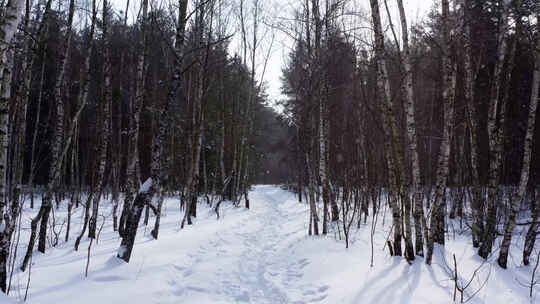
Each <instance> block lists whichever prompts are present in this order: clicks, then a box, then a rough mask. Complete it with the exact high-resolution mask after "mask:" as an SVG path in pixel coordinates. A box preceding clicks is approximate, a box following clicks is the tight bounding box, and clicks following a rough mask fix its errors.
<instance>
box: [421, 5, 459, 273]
mask: <svg viewBox="0 0 540 304" xmlns="http://www.w3.org/2000/svg"><path fill="white" fill-rule="evenodd" d="M441 6H442V15H441V22H442V43H441V51H442V68H443V100H442V102H443V108H444V123H443V125H444V129H443V138H442V141H441V149H440V153H439V160H438V164H437V183H436V187H435V201H434V203H433V209H432V213H431V219H430V226H429V237H428V240H427V255H426V264H428V265H430V264H431V260H432V256H433V247H434V242H437V243H440V244H444V216H445V209H446V205H445V197H444V196H445V190H446V183H447V179H448V171H449V170H448V163H449V157H450V138H451V136H452V130H453V128H454V90H455V87H456V74H455V73H456V71H455V65H454V63H453V62H452V59H451V57H450V43H451V38H450V20H449V16H450V6H449V1H448V0H442V1H441Z"/></svg>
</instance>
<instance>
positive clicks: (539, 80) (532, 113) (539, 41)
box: [497, 14, 540, 268]
mask: <svg viewBox="0 0 540 304" xmlns="http://www.w3.org/2000/svg"><path fill="white" fill-rule="evenodd" d="M537 16H539V17H540V14H538V15H537ZM537 20H538V21H540V18H538V17H537ZM537 28H538V30H540V25H538V24H537ZM538 33H540V31H539V32H538ZM539 89H540V35H537V38H536V50H535V54H534V72H533V79H532V86H531V99H530V101H529V115H528V117H527V129H526V132H525V141H524V143H523V159H522V162H521V175H520V179H519V186H518V191H517V192H516V193H515V195H514V196H513V197H512V201H511V209H510V216H509V217H508V220H507V222H506V224H505V227H504V237H503V241H502V244H501V250H500V252H499V258H498V260H497V262H498V263H499V266H501V267H502V268H506V266H507V260H508V252H509V250H510V243H511V240H512V233H513V231H514V228H515V227H516V217H517V214H518V212H519V207H520V206H521V201H522V200H523V197H524V196H525V192H526V191H527V184H528V182H529V173H530V167H531V158H532V146H533V145H532V144H533V137H534V128H535V123H536V110H537V106H538V90H539ZM537 208H538V206H537ZM531 226H532V225H531Z"/></svg>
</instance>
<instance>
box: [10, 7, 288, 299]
mask: <svg viewBox="0 0 540 304" xmlns="http://www.w3.org/2000/svg"><path fill="white" fill-rule="evenodd" d="M135 4H136V5H135V8H136V9H135V10H137V11H138V12H137V13H135V14H133V11H134V9H133V7H131V6H130V2H129V1H127V2H126V3H125V5H126V6H125V10H115V9H113V7H112V6H111V2H110V1H103V2H97V1H96V0H89V1H83V2H80V3H79V2H76V1H74V0H69V1H52V0H40V1H37V2H33V1H29V0H28V1H20V0H10V1H6V2H4V3H3V4H2V11H1V26H2V33H3V35H2V42H1V54H0V57H1V58H2V61H1V70H2V77H1V79H2V84H1V90H2V91H1V96H2V99H1V106H2V112H1V113H0V114H1V115H2V116H1V121H0V122H1V129H2V134H1V136H2V137H1V142H2V152H1V154H0V155H2V157H3V158H2V160H1V163H2V166H1V168H2V172H1V175H2V176H4V177H5V179H2V180H1V182H0V184H1V185H2V188H1V189H2V190H3V192H2V193H1V195H0V197H1V198H2V199H1V200H0V216H1V219H0V227H2V229H0V239H1V241H0V283H1V284H0V286H1V287H2V290H3V291H6V288H7V286H6V281H7V275H8V270H11V271H13V269H12V265H11V264H10V265H8V264H7V262H8V257H9V258H10V259H11V260H14V259H15V258H14V257H12V256H10V254H13V253H14V252H15V251H13V250H12V248H13V246H12V244H13V242H14V239H15V238H14V235H15V233H14V232H15V231H16V230H17V229H20V226H19V225H18V223H20V221H18V218H19V217H21V216H22V215H21V210H22V208H23V207H26V206H23V204H22V203H25V204H26V203H27V204H29V207H31V208H39V212H38V213H37V215H36V216H35V217H34V218H33V219H32V221H31V235H30V241H29V244H28V249H27V252H26V256H25V257H24V260H23V262H22V265H17V266H16V267H19V266H20V268H21V270H23V271H25V270H26V268H27V266H28V263H29V262H30V259H31V256H32V253H33V250H34V245H35V243H36V242H37V243H38V250H39V251H41V252H45V250H46V248H47V247H48V246H50V244H49V243H47V239H48V236H49V235H50V234H51V231H47V230H48V229H51V227H52V229H55V226H54V225H55V224H54V222H53V223H52V224H51V223H49V221H51V220H54V219H50V214H51V209H52V208H57V207H59V206H62V207H65V206H64V205H63V204H66V205H67V210H68V218H67V223H66V228H65V229H64V230H63V231H64V232H63V233H65V236H62V237H61V239H63V240H64V241H66V242H67V241H68V240H70V239H76V241H75V249H76V250H77V249H78V247H79V244H80V242H81V240H82V239H84V238H86V237H89V238H90V239H91V242H92V240H94V239H95V238H96V235H97V233H99V232H96V231H97V230H98V229H99V227H98V225H99V221H100V220H99V217H100V216H102V212H101V211H100V210H101V209H102V208H104V207H103V206H100V203H101V202H102V198H104V197H107V200H105V201H103V202H107V204H108V203H110V204H111V205H112V210H113V211H112V216H113V219H114V229H115V230H118V233H119V235H120V236H121V237H122V244H121V250H119V253H118V256H119V258H122V259H124V260H125V261H127V262H129V259H130V255H131V250H132V249H133V241H134V238H135V234H136V232H137V227H138V225H139V223H144V225H149V224H150V223H149V219H150V218H151V217H154V218H155V220H154V221H155V222H154V224H153V229H152V236H153V237H154V238H156V239H157V237H158V232H159V221H160V215H161V206H162V203H163V198H164V196H166V195H179V197H180V200H179V207H180V208H182V209H184V210H185V217H184V218H183V219H182V220H181V226H182V227H183V226H184V225H185V224H188V225H189V224H192V218H193V217H196V216H197V204H198V197H199V196H200V195H201V194H204V196H203V197H206V200H205V202H206V203H208V204H214V205H215V210H216V213H218V216H219V209H218V208H219V205H220V203H221V201H223V200H228V201H231V202H232V203H233V204H235V205H241V204H242V205H245V207H247V208H249V197H248V190H249V188H250V185H251V183H252V181H253V180H258V181H268V180H271V179H273V180H274V181H275V180H276V179H278V178H279V174H280V173H279V172H277V170H276V172H272V174H270V173H269V172H268V173H267V174H263V175H260V174H258V173H256V172H260V171H265V170H262V169H261V168H266V167H268V164H269V163H271V162H272V161H273V162H275V161H276V160H275V158H276V157H278V156H276V153H269V155H266V153H265V151H266V150H269V147H271V146H275V145H276V144H278V143H279V140H280V139H279V136H278V138H275V139H270V138H271V137H272V136H275V135H269V134H268V132H269V131H268V130H272V131H276V130H278V132H277V133H279V132H281V133H282V131H281V127H280V124H279V122H278V120H277V115H276V114H275V112H274V111H273V110H272V109H271V108H270V107H268V106H267V105H266V102H267V101H266V98H267V97H266V94H265V93H264V89H265V87H264V86H263V85H262V77H263V76H264V73H261V72H258V73H256V71H255V65H256V64H257V65H258V64H259V61H260V60H261V59H260V58H259V57H260V55H259V53H260V50H258V49H257V47H259V46H257V45H251V44H249V43H247V41H256V39H257V37H258V36H257V35H258V33H259V31H260V29H258V28H257V26H258V20H257V15H256V14H257V11H258V10H260V4H258V3H257V2H249V3H244V1H241V2H239V3H230V2H226V1H197V0H195V1H187V0H179V1H176V2H171V3H169V4H170V5H168V6H163V4H162V3H161V4H160V3H157V2H152V1H148V0H143V1H141V2H140V3H135ZM131 5H132V6H133V3H131ZM260 14H261V15H262V13H260ZM132 15H133V16H132ZM237 24H241V26H242V33H243V35H242V39H241V42H239V43H238V42H235V43H238V44H239V47H238V48H239V49H240V50H243V52H242V53H243V54H242V56H240V55H238V54H231V53H229V51H228V49H229V48H230V47H229V44H230V43H231V41H233V40H232V38H233V33H234V32H235V26H236V25H237ZM246 27H250V28H248V29H246ZM256 52H259V53H256ZM248 57H249V58H248ZM276 128H277V129H276ZM272 158H274V159H272ZM154 196H155V197H156V199H154V200H152V198H153V197H154ZM24 198H29V199H24ZM39 198H41V200H39ZM35 202H41V203H40V204H39V203H38V204H35ZM107 207H108V206H107ZM77 208H84V211H83V212H84V221H83V223H84V225H83V226H82V230H81V231H74V229H73V228H72V227H71V214H72V212H73V210H75V209H77ZM141 218H142V219H141ZM70 228H71V229H70ZM54 233H57V232H56V231H55V232H54ZM58 242H59V241H58V236H56V241H55V242H54V243H53V244H52V245H53V246H55V245H56V244H58ZM90 246H91V243H90ZM10 250H11V251H10ZM8 268H10V269H8Z"/></svg>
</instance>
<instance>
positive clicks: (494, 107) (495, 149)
mask: <svg viewBox="0 0 540 304" xmlns="http://www.w3.org/2000/svg"><path fill="white" fill-rule="evenodd" d="M509 5H510V2H508V3H507V4H505V5H504V6H503V8H502V14H501V19H500V20H499V27H498V37H497V41H498V46H497V61H496V62H495V67H494V70H493V78H492V83H491V91H490V95H491V96H490V103H489V113H488V122H487V128H488V137H489V180H488V201H487V217H486V229H485V231H484V234H483V236H482V244H481V245H480V248H479V249H478V255H479V256H481V257H482V258H484V259H487V257H488V255H489V254H490V253H491V250H492V246H493V241H494V240H495V229H496V224H497V205H498V202H499V197H500V193H499V191H498V190H499V189H498V188H499V187H498V184H499V179H500V172H501V170H500V169H501V166H502V152H503V151H502V136H503V128H504V124H499V126H498V128H499V129H497V120H498V121H499V122H504V116H505V107H506V106H505V105H504V104H503V103H501V104H500V105H499V97H500V96H499V95H500V87H501V77H502V69H503V65H504V59H505V57H506V51H507V43H506V36H507V29H508V14H509ZM499 112H500V114H499V115H497V114H498V113H499Z"/></svg>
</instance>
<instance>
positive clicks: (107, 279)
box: [92, 275, 127, 282]
mask: <svg viewBox="0 0 540 304" xmlns="http://www.w3.org/2000/svg"><path fill="white" fill-rule="evenodd" d="M92 280H94V281H96V282H114V281H123V280H127V278H124V277H121V276H117V275H108V276H101V277H94V278H92Z"/></svg>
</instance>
